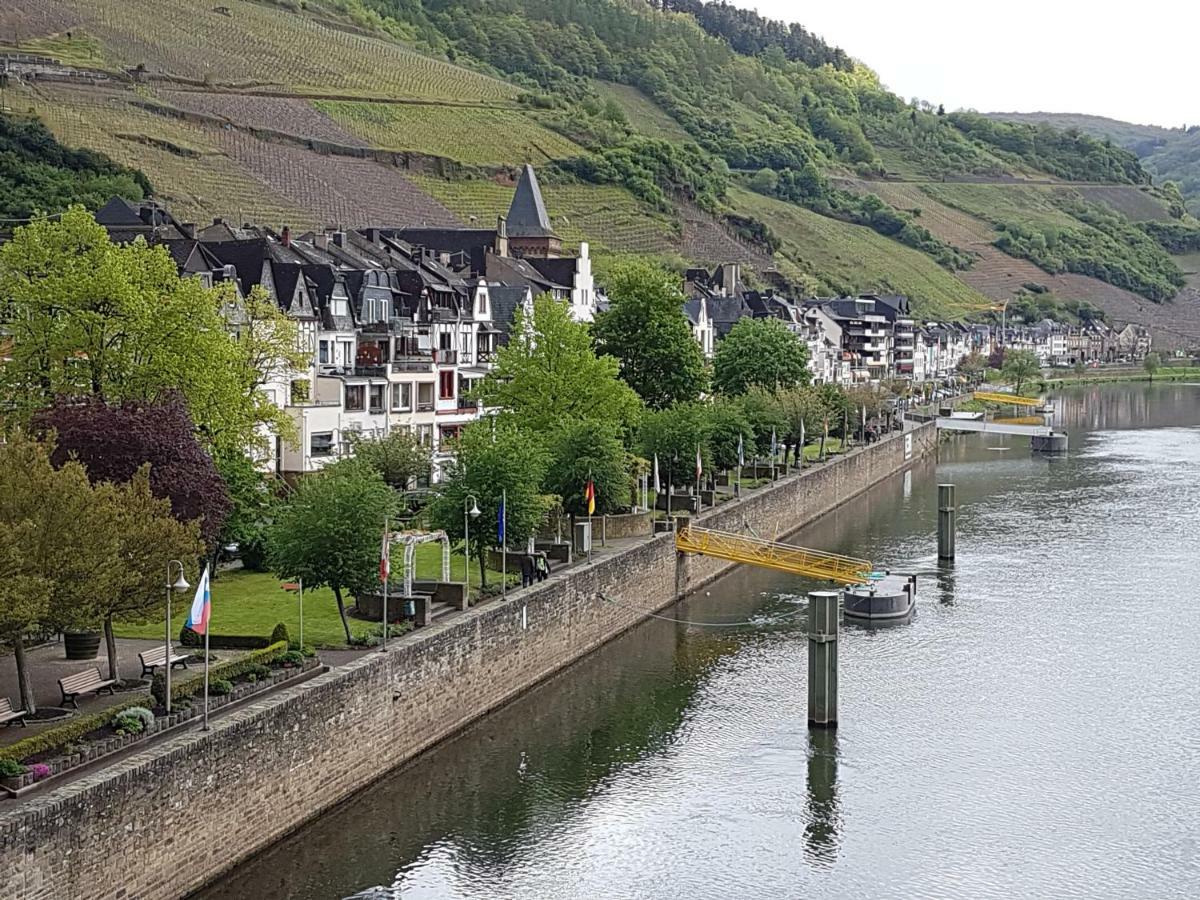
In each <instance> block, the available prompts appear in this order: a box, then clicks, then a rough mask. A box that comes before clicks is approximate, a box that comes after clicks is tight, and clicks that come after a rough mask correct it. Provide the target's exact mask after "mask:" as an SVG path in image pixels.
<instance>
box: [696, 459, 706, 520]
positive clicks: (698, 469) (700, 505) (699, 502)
mask: <svg viewBox="0 0 1200 900" xmlns="http://www.w3.org/2000/svg"><path fill="white" fill-rule="evenodd" d="M701 468H702V467H701V465H700V445H699V444H697V445H696V512H700V510H702V509H704V500H703V499H701V497H700V473H701Z"/></svg>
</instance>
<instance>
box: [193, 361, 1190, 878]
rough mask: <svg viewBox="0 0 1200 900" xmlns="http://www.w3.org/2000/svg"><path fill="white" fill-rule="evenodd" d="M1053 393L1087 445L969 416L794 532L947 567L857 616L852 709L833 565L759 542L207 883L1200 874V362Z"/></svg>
mask: <svg viewBox="0 0 1200 900" xmlns="http://www.w3.org/2000/svg"><path fill="white" fill-rule="evenodd" d="M1054 399H1055V403H1056V405H1057V412H1056V419H1057V420H1058V424H1059V425H1060V426H1062V427H1065V428H1066V429H1067V430H1068V431H1069V432H1070V435H1071V452H1070V454H1069V455H1068V456H1067V457H1065V458H1055V459H1051V458H1045V457H1035V456H1033V455H1031V454H1030V452H1029V449H1028V442H1027V441H1026V440H1020V439H1017V438H1010V439H1003V438H996V437H994V436H986V435H973V436H968V437H962V438H956V439H954V440H953V441H951V442H949V443H946V444H944V445H943V447H942V453H941V456H940V460H939V461H938V462H937V464H936V465H935V464H933V463H932V462H929V463H927V464H924V465H921V466H919V467H918V468H916V469H914V470H912V471H911V472H909V473H908V474H906V475H904V476H899V477H896V478H894V479H892V480H890V481H888V482H887V483H885V484H883V485H881V486H880V487H878V488H877V489H875V490H873V491H872V492H870V493H869V495H867V496H863V497H860V498H858V499H856V500H854V501H852V502H850V503H848V504H846V505H844V506H843V507H842V508H841V509H839V510H838V511H837V512H836V513H834V514H831V515H829V516H827V517H825V518H823V519H822V520H820V521H819V522H817V523H816V524H814V525H812V526H810V527H808V528H806V529H804V530H803V531H801V532H799V533H798V534H797V535H796V536H795V541H796V542H797V543H800V544H805V545H808V546H814V547H820V548H824V549H829V550H835V551H839V552H843V553H848V554H853V555H856V556H864V557H866V558H868V559H871V560H872V561H873V562H874V563H875V564H876V566H880V567H889V568H892V569H896V570H901V571H905V570H915V571H918V572H920V573H921V578H920V584H919V592H918V611H917V615H916V617H915V618H914V619H913V621H912V622H911V623H910V624H906V625H900V626H896V627H892V628H888V629H885V630H873V631H868V630H864V629H861V628H856V627H853V626H850V625H847V626H846V628H845V630H844V632H843V635H842V639H841V644H840V658H841V662H840V665H841V702H840V716H841V725H840V727H839V728H838V729H837V730H836V731H810V730H809V729H808V727H807V723H806V707H805V681H806V655H805V654H806V638H805V634H804V628H803V617H802V616H799V615H798V613H800V612H801V611H802V610H803V598H804V595H805V591H806V590H811V589H815V588H816V585H812V584H806V583H805V582H803V581H802V580H799V579H796V578H792V577H787V576H784V575H781V574H779V573H773V572H768V571H764V570H755V569H748V568H744V567H743V568H741V569H738V570H736V571H735V572H733V573H732V574H731V575H729V576H728V577H725V578H723V579H721V580H720V581H718V582H716V583H714V584H713V585H712V586H711V587H710V589H709V590H708V591H707V592H705V593H703V594H702V595H700V596H698V597H695V598H693V599H691V600H689V601H687V602H684V603H680V604H678V605H676V606H674V607H672V608H670V609H668V610H667V611H665V612H664V615H665V616H667V617H671V618H674V619H679V620H683V622H673V621H665V620H661V619H658V620H650V621H647V622H646V623H644V624H642V625H640V626H638V627H637V628H635V629H633V630H631V631H630V632H628V633H627V634H626V635H624V636H622V637H621V638H619V639H618V640H616V641H614V642H612V643H611V644H609V645H607V646H606V647H604V648H602V649H601V650H600V651H598V652H597V653H595V654H593V655H592V656H590V657H588V658H587V659H585V660H583V661H581V662H580V663H579V664H577V665H575V666H573V667H571V668H570V669H569V670H567V671H566V672H564V673H562V674H561V675H559V676H558V677H556V678H554V679H552V680H551V681H549V682H547V683H545V684H543V685H541V686H540V687H538V688H537V689H535V690H533V691H531V692H529V693H528V694H526V695H524V696H523V697H522V698H520V699H519V700H517V701H516V702H514V703H513V704H511V705H509V706H508V707H506V708H504V709H502V710H500V711H498V712H497V713H495V714H493V715H491V716H489V717H487V718H486V719H484V720H482V721H480V722H479V723H478V724H477V725H475V726H474V727H472V728H470V729H469V730H468V731H466V732H465V733H463V734H462V735H460V736H459V737H457V738H455V739H454V740H451V741H449V742H447V743H445V744H443V745H442V746H440V747H438V748H437V749H435V750H434V751H432V752H431V753H429V754H427V755H425V756H423V757H422V758H420V759H419V760H417V761H416V762H415V763H414V764H412V765H410V766H408V767H406V768H404V769H402V770H400V771H398V772H396V773H393V774H392V775H389V776H388V777H387V778H385V779H384V780H382V781H381V782H379V783H378V784H376V785H375V786H373V787H371V788H369V789H368V790H366V791H364V792H363V793H362V794H360V795H358V796H356V797H354V798H353V799H352V800H351V801H349V802H348V803H346V804H344V805H343V806H341V807H339V808H337V809H336V810H334V811H332V812H330V813H328V814H326V815H325V816H323V817H321V818H320V819H318V820H317V821H316V822H314V823H312V824H311V825H310V826H308V827H306V828H305V829H303V830H302V831H300V832H298V833H297V834H295V835H294V836H292V837H291V838H289V839H287V840H285V841H283V842H281V843H280V844H278V845H276V846H275V847H273V848H272V849H270V850H268V851H267V852H265V853H263V854H261V855H260V856H258V857H256V858H255V859H253V860H251V861H250V862H248V863H246V864H244V865H242V866H240V867H239V868H238V869H236V870H234V872H232V873H231V874H230V875H229V876H228V877H226V878H225V879H224V880H223V881H221V882H219V883H218V884H216V885H214V886H212V887H211V888H209V889H208V890H206V891H204V892H202V893H201V894H200V895H198V896H200V897H203V898H205V900H216V898H226V900H228V898H251V897H253V898H274V897H279V898H283V897H287V898H296V900H335V898H343V897H347V896H349V895H351V894H354V893H355V892H359V891H365V890H367V889H369V888H371V887H374V886H383V887H385V888H388V889H389V890H387V891H379V892H377V893H376V894H375V896H378V897H380V898H382V897H389V898H390V897H404V898H413V900H416V898H438V900H441V898H535V900H540V898H555V900H557V898H587V900H595V898H653V900H658V898H662V900H668V898H680V897H683V898H688V900H701V898H742V897H745V898H759V897H762V898H768V897H771V898H774V897H788V898H791V897H795V898H801V897H803V898H815V897H816V898H819V897H861V898H878V897H931V898H932V897H948V896H954V897H971V898H984V897H996V898H1001V897H1003V898H1007V897H1014V896H1039V897H1044V896H1055V897H1101V896H1102V897H1113V898H1121V897H1129V898H1135V897H1136V898H1143V897H1168V896H1178V897H1196V896H1200V796H1198V791H1200V690H1198V688H1197V682H1198V681H1200V678H1198V676H1200V610H1198V609H1197V599H1198V598H1197V592H1196V583H1197V579H1196V571H1195V568H1196V565H1197V561H1198V560H1200V528H1198V527H1197V524H1198V513H1197V511H1198V510H1200V386H1190V385H1161V386H1159V385H1156V386H1153V387H1151V386H1148V385H1144V384H1138V385H1109V386H1097V387H1088V388H1078V389H1073V390H1070V391H1067V392H1065V393H1062V394H1060V395H1057V396H1056V397H1055V398H1054ZM996 446H1002V447H1005V448H1007V449H1003V450H1000V449H994V448H995V447H996ZM939 481H950V482H953V483H955V484H956V485H957V486H958V505H959V529H958V559H957V561H956V562H955V564H954V565H953V567H952V568H949V569H946V570H942V571H939V569H938V566H937V562H936V552H935V551H936V545H935V544H936V541H935V533H936V532H935V526H936V488H935V486H936V484H937V482H939ZM684 622H686V623H688V624H684ZM696 623H703V624H696ZM346 762H347V765H362V766H369V765H371V760H370V759H368V758H360V759H354V758H351V759H347V761H346Z"/></svg>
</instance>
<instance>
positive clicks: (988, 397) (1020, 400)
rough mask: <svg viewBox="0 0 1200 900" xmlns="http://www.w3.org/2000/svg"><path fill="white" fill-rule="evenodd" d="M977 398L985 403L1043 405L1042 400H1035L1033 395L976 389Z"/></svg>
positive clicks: (975, 396)
mask: <svg viewBox="0 0 1200 900" xmlns="http://www.w3.org/2000/svg"><path fill="white" fill-rule="evenodd" d="M973 396H974V398H975V399H976V400H982V401H983V402H984V403H1009V404H1011V405H1013V406H1041V405H1042V401H1041V400H1035V399H1034V398H1033V397H1018V396H1017V395H1016V394H1001V393H992V392H990V391H976V392H975V393H974V395H973Z"/></svg>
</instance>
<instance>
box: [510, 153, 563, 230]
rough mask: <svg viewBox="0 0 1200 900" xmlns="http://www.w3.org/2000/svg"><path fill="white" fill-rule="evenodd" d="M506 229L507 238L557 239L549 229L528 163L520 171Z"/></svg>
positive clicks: (543, 206)
mask: <svg viewBox="0 0 1200 900" xmlns="http://www.w3.org/2000/svg"><path fill="white" fill-rule="evenodd" d="M507 227H508V235H509V237H557V235H556V234H555V233H554V229H552V228H551V227H550V216H549V215H547V214H546V204H545V202H544V201H543V200H542V189H541V188H540V187H538V180H537V175H535V174H534V172H533V166H531V165H529V164H528V163H526V164H525V165H524V167H522V169H521V178H520V180H519V181H518V182H517V192H516V193H515V194H513V199H512V205H511V206H509V208H508V219H507Z"/></svg>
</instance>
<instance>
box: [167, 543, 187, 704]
mask: <svg viewBox="0 0 1200 900" xmlns="http://www.w3.org/2000/svg"><path fill="white" fill-rule="evenodd" d="M173 566H175V567H178V569H179V577H178V578H176V579H175V580H174V581H171V570H172V567H173ZM190 587H191V585H190V584H188V583H187V579H186V578H184V577H183V563H181V562H180V561H179V560H177V559H172V560H170V561H169V562H168V563H167V632H166V639H165V642H164V643H165V649H166V651H167V655H166V656H164V657H163V661H164V662H165V665H164V666H163V668H164V669H165V670H166V673H167V690H166V693H165V694H164V697H165V699H164V700H163V706H164V707H165V708H166V710H167V715H168V716H169V715H170V714H171V594H172V593H173V592H174V591H186V590H187V589H188V588H190Z"/></svg>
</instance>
